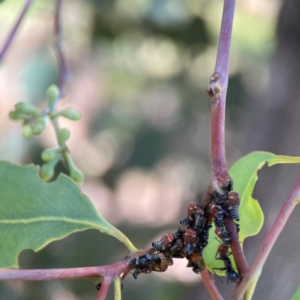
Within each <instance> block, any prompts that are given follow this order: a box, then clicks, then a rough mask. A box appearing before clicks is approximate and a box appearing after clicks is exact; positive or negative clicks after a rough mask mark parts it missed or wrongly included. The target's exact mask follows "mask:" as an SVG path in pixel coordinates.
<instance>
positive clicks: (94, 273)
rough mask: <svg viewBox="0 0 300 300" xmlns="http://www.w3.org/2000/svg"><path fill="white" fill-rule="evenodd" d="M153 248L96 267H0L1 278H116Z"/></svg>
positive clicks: (38, 279) (133, 266)
mask: <svg viewBox="0 0 300 300" xmlns="http://www.w3.org/2000/svg"><path fill="white" fill-rule="evenodd" d="M149 251H151V249H144V250H139V251H137V252H135V253H133V254H131V255H129V256H127V257H126V258H125V259H123V260H121V261H119V262H116V263H114V264H110V265H105V266H96V267H83V268H66V269H32V270H24V269H23V270H19V269H0V280H15V279H21V280H30V281H43V280H61V279H79V278H89V277H99V276H101V277H110V278H116V277H117V276H120V275H121V274H122V273H128V272H129V271H130V270H132V269H134V268H135V267H136V266H135V265H130V264H129V262H130V261H131V260H132V259H134V258H135V257H137V256H140V255H143V254H146V253H149Z"/></svg>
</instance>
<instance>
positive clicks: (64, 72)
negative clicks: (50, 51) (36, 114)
mask: <svg viewBox="0 0 300 300" xmlns="http://www.w3.org/2000/svg"><path fill="white" fill-rule="evenodd" d="M61 6H62V0H57V2H56V9H55V17H54V36H55V46H56V55H57V61H58V67H59V83H58V88H59V91H60V95H59V97H58V99H57V100H56V104H57V103H58V102H59V101H60V99H61V98H62V97H63V96H64V95H65V83H66V81H67V79H68V77H69V72H68V68H67V64H66V60H65V56H64V53H63V50H62V26H61Z"/></svg>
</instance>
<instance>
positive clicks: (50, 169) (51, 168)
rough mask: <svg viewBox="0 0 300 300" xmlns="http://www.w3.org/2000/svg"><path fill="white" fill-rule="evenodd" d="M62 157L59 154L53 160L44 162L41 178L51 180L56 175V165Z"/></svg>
mask: <svg viewBox="0 0 300 300" xmlns="http://www.w3.org/2000/svg"><path fill="white" fill-rule="evenodd" d="M60 159H61V155H57V156H55V157H54V159H52V160H51V161H49V162H47V163H45V164H43V166H42V169H41V178H42V179H43V180H44V181H49V180H50V179H51V178H52V177H53V176H54V172H55V167H56V165H57V164H58V162H59V161H60Z"/></svg>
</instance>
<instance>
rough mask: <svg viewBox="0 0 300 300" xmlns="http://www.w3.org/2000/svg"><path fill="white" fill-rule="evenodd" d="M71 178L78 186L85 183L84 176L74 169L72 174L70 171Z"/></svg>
mask: <svg viewBox="0 0 300 300" xmlns="http://www.w3.org/2000/svg"><path fill="white" fill-rule="evenodd" d="M70 177H71V178H72V179H73V180H74V181H75V182H76V183H78V184H81V183H82V182H83V175H82V173H81V172H80V171H78V170H77V169H73V170H72V172H71V171H70Z"/></svg>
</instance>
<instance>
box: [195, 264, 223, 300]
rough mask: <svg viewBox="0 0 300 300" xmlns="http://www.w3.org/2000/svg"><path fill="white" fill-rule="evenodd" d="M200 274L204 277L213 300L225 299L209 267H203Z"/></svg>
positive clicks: (203, 279) (204, 282)
mask: <svg viewBox="0 0 300 300" xmlns="http://www.w3.org/2000/svg"><path fill="white" fill-rule="evenodd" d="M200 274H201V277H202V281H203V284H204V285H205V287H206V289H207V291H208V293H209V295H210V297H211V298H212V300H224V298H223V297H222V295H221V294H220V292H219V290H218V288H217V287H216V285H215V283H214V280H213V277H212V276H211V274H210V273H209V271H208V269H207V268H206V267H204V268H202V270H201V273H200Z"/></svg>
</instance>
